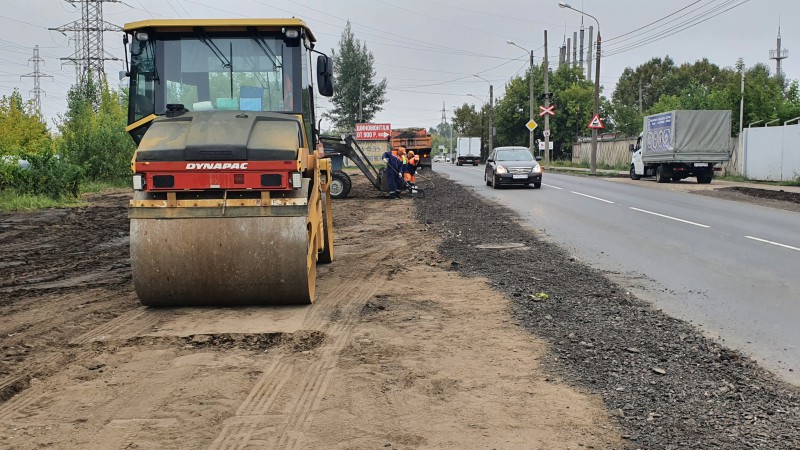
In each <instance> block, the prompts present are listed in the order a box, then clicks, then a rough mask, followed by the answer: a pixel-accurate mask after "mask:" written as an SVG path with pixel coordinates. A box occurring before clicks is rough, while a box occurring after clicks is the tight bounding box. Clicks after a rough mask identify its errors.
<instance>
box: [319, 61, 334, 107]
mask: <svg viewBox="0 0 800 450" xmlns="http://www.w3.org/2000/svg"><path fill="white" fill-rule="evenodd" d="M317 91H319V94H320V95H322V96H323V97H330V96H332V95H333V61H331V59H330V58H329V57H328V56H327V55H319V56H318V57H317Z"/></svg>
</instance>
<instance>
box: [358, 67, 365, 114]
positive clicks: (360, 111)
mask: <svg viewBox="0 0 800 450" xmlns="http://www.w3.org/2000/svg"><path fill="white" fill-rule="evenodd" d="M363 96H364V75H361V76H360V77H359V78H358V121H359V123H360V122H361V121H362V120H363V119H362V118H363V116H364V108H363V106H362V102H363V99H362V97H363Z"/></svg>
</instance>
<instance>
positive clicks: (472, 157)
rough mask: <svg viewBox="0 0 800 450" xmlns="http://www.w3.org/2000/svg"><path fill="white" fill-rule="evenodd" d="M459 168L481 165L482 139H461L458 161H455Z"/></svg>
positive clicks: (458, 148)
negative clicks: (468, 165)
mask: <svg viewBox="0 0 800 450" xmlns="http://www.w3.org/2000/svg"><path fill="white" fill-rule="evenodd" d="M453 162H454V163H455V164H456V165H457V166H463V165H464V164H472V165H473V166H477V165H478V164H480V163H481V138H479V137H460V138H458V142H457V145H456V159H455V161H453Z"/></svg>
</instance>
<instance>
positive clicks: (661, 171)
mask: <svg viewBox="0 0 800 450" xmlns="http://www.w3.org/2000/svg"><path fill="white" fill-rule="evenodd" d="M669 172H670V171H669V170H667V169H666V168H665V166H664V165H663V164H659V165H658V167H657V168H656V183H669V181H670V178H671V177H672V174H670V173H669Z"/></svg>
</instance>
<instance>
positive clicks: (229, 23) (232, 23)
mask: <svg viewBox="0 0 800 450" xmlns="http://www.w3.org/2000/svg"><path fill="white" fill-rule="evenodd" d="M194 27H203V28H205V29H207V30H208V29H214V28H216V29H218V30H219V31H245V30H246V29H247V28H248V27H256V28H260V29H263V30H267V29H273V30H280V29H281V28H302V29H304V30H305V32H306V36H308V39H309V40H310V41H311V42H316V38H315V37H314V34H313V33H312V32H311V29H310V28H308V25H306V23H305V22H304V21H302V20H300V19H295V18H291V19H151V20H140V21H138V22H130V23H126V24H125V27H123V30H124V31H125V32H126V33H129V32H133V31H136V30H143V29H154V30H155V31H162V32H170V31H187V30H191V29H192V28H194Z"/></svg>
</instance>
